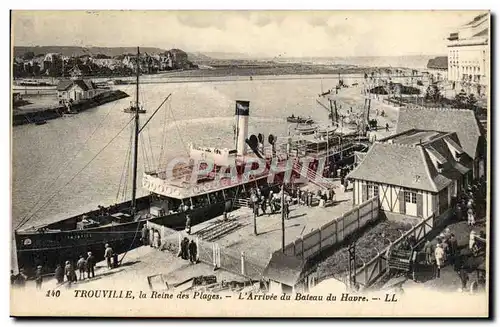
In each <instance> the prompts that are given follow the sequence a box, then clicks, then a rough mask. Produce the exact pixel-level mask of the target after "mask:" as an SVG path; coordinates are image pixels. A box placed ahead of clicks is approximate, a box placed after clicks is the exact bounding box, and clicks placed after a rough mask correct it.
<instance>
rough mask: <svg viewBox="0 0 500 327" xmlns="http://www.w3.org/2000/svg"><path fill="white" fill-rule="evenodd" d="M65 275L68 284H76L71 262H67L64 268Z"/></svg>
mask: <svg viewBox="0 0 500 327" xmlns="http://www.w3.org/2000/svg"><path fill="white" fill-rule="evenodd" d="M64 275H66V280H67V281H68V284H69V285H71V283H73V282H74V275H75V270H74V268H73V265H72V264H71V262H70V261H69V260H68V261H66V264H65V266H64Z"/></svg>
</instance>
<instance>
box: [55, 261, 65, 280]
mask: <svg viewBox="0 0 500 327" xmlns="http://www.w3.org/2000/svg"><path fill="white" fill-rule="evenodd" d="M54 275H55V277H56V281H57V284H62V283H64V269H63V268H62V266H61V265H60V264H57V267H56V271H55V273H54Z"/></svg>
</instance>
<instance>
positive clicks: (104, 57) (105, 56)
mask: <svg viewBox="0 0 500 327" xmlns="http://www.w3.org/2000/svg"><path fill="white" fill-rule="evenodd" d="M95 58H96V59H110V58H111V57H110V56H107V55H105V54H102V53H98V54H96V55H95Z"/></svg>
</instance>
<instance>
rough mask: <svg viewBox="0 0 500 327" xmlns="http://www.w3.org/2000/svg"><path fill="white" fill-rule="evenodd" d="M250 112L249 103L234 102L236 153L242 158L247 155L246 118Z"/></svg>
mask: <svg viewBox="0 0 500 327" xmlns="http://www.w3.org/2000/svg"><path fill="white" fill-rule="evenodd" d="M249 112H250V101H241V100H237V101H236V112H235V115H236V120H237V123H236V124H237V125H236V133H237V139H236V153H237V154H238V155H239V156H243V155H245V154H246V153H247V144H246V139H247V136H248V116H249Z"/></svg>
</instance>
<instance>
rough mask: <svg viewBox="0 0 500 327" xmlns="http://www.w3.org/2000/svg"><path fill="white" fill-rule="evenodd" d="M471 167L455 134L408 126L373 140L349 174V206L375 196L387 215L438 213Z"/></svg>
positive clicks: (463, 182)
mask: <svg viewBox="0 0 500 327" xmlns="http://www.w3.org/2000/svg"><path fill="white" fill-rule="evenodd" d="M472 166H473V158H471V157H470V156H469V155H468V153H467V151H466V150H465V149H464V145H463V144H461V143H460V140H459V136H458V135H457V133H455V132H451V133H450V132H443V131H435V130H417V129H411V130H407V131H404V132H402V133H399V134H395V135H393V136H390V137H388V138H385V139H382V140H380V141H379V142H376V143H375V144H373V146H372V147H371V148H370V150H368V152H367V153H366V156H365V157H364V159H363V160H362V161H361V163H360V164H359V165H358V166H357V167H356V168H355V169H354V170H353V171H352V172H351V173H350V174H349V175H348V178H350V179H351V180H352V181H353V204H354V205H357V204H360V203H362V202H364V201H366V200H367V199H370V198H371V197H373V196H378V197H379V200H380V207H381V210H383V211H384V212H385V213H386V216H387V217H388V218H390V217H394V218H396V219H397V217H398V216H400V215H404V216H411V217H418V218H427V217H429V216H431V215H433V214H434V215H435V216H436V217H437V216H439V215H441V214H443V213H444V212H445V211H447V210H448V209H449V208H450V207H451V206H452V203H453V199H454V198H455V197H456V196H457V195H459V194H460V192H461V191H462V190H463V189H464V188H465V187H466V186H467V184H468V183H469V182H470V181H471V180H472Z"/></svg>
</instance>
